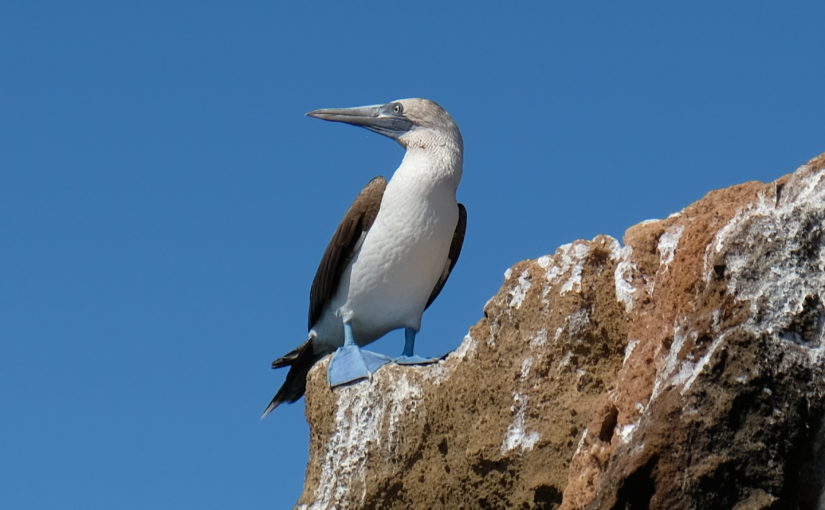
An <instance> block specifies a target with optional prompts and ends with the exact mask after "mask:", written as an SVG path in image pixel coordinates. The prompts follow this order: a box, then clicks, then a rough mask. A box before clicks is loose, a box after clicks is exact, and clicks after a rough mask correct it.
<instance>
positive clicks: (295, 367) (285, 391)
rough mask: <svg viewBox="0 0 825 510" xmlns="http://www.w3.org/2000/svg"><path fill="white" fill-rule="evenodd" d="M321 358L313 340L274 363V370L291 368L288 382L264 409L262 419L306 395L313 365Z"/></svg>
mask: <svg viewBox="0 0 825 510" xmlns="http://www.w3.org/2000/svg"><path fill="white" fill-rule="evenodd" d="M319 358H320V357H319V356H316V355H315V353H314V351H313V348H312V340H307V341H306V342H304V343H302V344H301V345H300V346H298V348H297V349H295V350H293V351H290V352H289V353H287V354H285V355H283V356H281V357H280V358H278V359H276V360H275V361H273V362H272V368H281V367H286V366H288V367H289V372H288V373H287V374H286V381H284V384H283V385H282V386H281V389H279V390H278V393H276V394H275V396H274V397H272V401H271V402H270V403H269V405H268V406H266V409H264V413H263V414H262V415H261V419H262V420H263V419H264V418H266V417H267V415H269V413H271V412H272V411H273V410H274V409H275V408H276V407H278V406H279V405H281V404H282V403H283V402H287V403H290V404H291V403H292V402H295V401H296V400H298V399H299V398H301V397H302V396H303V395H304V392H305V391H306V387H307V374H308V373H309V369H310V368H312V365H314V364H315V362H316V361H318V359H319Z"/></svg>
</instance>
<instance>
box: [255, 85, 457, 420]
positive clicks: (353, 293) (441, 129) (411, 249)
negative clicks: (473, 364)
mask: <svg viewBox="0 0 825 510" xmlns="http://www.w3.org/2000/svg"><path fill="white" fill-rule="evenodd" d="M307 116H309V117H313V118H316V119H322V120H327V121H332V122H342V123H346V124H350V125H354V126H360V127H363V128H366V129H368V130H370V131H373V132H375V133H378V134H381V135H384V136H386V137H389V138H391V139H393V140H395V141H396V142H398V143H399V144H400V145H401V146H402V147H404V148H405V153H404V157H403V159H402V161H401V164H400V166H399V167H398V168H397V169H396V170H395V172H394V173H393V175H392V177H391V178H390V180H389V181H387V180H386V179H385V178H384V177H381V176H379V177H375V178H373V179H372V180H371V181H370V182H369V183H368V184H367V185H366V186H365V187H364V188H363V189H362V190H361V192H360V193H359V194H358V196H357V197H356V198H355V200H354V201H353V203H352V205H351V206H350V207H349V209H348V210H347V212H346V214H345V215H344V218H343V220H341V223H340V225H339V226H338V228H337V229H336V231H335V233H334V235H333V236H332V240H331V241H330V242H329V244H328V246H327V248H326V251H325V252H324V254H323V257H322V259H321V262H320V264H319V265H318V269H317V271H316V274H315V278H314V279H313V281H312V286H311V289H310V299H309V314H308V316H309V317H308V330H309V332H308V335H307V339H306V341H305V342H304V343H302V344H301V345H300V346H298V347H297V348H296V349H294V350H292V351H290V352H289V353H287V354H285V355H284V356H281V357H280V358H278V359H276V360H275V361H273V362H272V368H282V367H289V372H288V373H287V376H286V379H285V381H284V383H283V385H282V386H281V388H280V389H279V390H278V392H277V393H276V395H275V396H274V397H273V398H272V401H271V402H270V403H269V405H268V406H267V407H266V409H265V410H264V412H263V414H262V416H261V418H265V417H266V416H267V415H268V414H269V413H270V412H272V410H274V409H275V408H276V407H278V405H280V404H281V403H283V402H288V403H292V402H295V401H297V400H298V399H299V398H301V396H303V394H304V392H305V391H306V377H307V374H308V373H309V370H310V368H311V367H312V366H313V365H314V364H315V363H316V362H317V361H319V360H320V359H321V358H323V357H324V356H326V355H328V354H329V353H333V358H332V360H331V361H330V364H329V367H328V370H327V380H328V382H329V385H330V387H335V386H339V385H343V384H348V383H351V382H354V381H358V380H361V379H365V378H369V376H370V374H372V373H373V372H375V371H376V370H377V369H378V368H379V367H381V366H382V365H384V364H386V363H389V362H395V363H399V364H426V363H431V362H434V361H437V360H436V359H431V358H423V357H421V356H417V355H416V354H414V347H415V337H416V334H417V333H418V331H419V330H420V328H421V319H422V315H423V313H424V310H425V309H427V308H428V307H429V306H430V305H431V304H432V303H433V301H434V300H435V299H436V298H437V297H438V295H439V293H440V292H441V290H442V288H443V287H444V284H445V283H446V281H447V278H448V277H449V276H450V272H451V271H452V270H453V268H454V267H455V264H456V262H457V261H458V257H459V255H460V254H461V247H462V245H463V243H464V234H465V231H466V228H467V210H466V208H465V207H464V205H463V204H461V203H459V202H457V200H456V190H457V188H458V185H459V182H460V181H461V174H462V169H463V162H464V141H463V139H462V136H461V132H460V131H459V128H458V125H457V124H456V122H455V121H454V120H453V118H452V117H451V116H450V114H449V113H447V111H446V110H445V109H444V108H442V107H441V106H440V105H439V104H438V103H436V102H435V101H431V100H429V99H420V98H411V99H399V100H395V101H391V102H388V103H385V104H378V105H370V106H360V107H354V108H324V109H319V110H313V111H311V112H309V113H307ZM402 328H403V329H404V337H405V342H404V349H403V351H402V354H401V356H399V357H397V358H390V357H389V356H385V355H383V354H379V353H374V352H370V351H367V350H365V349H362V348H361V347H363V346H364V345H366V344H369V343H370V342H373V341H375V340H377V339H378V338H380V337H382V336H384V335H385V334H386V333H388V332H390V331H393V330H397V329H402Z"/></svg>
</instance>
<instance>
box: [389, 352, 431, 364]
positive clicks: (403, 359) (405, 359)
mask: <svg viewBox="0 0 825 510" xmlns="http://www.w3.org/2000/svg"><path fill="white" fill-rule="evenodd" d="M393 361H394V362H395V363H397V364H399V365H428V364H430V363H435V362H437V361H438V358H425V357H423V356H419V355H418V354H413V355H412V356H404V355H401V356H398V357H397V358H395V359H394V360H393Z"/></svg>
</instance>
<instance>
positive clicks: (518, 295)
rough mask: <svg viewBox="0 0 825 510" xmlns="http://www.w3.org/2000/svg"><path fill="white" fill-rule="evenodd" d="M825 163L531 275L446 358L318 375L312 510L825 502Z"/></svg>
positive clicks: (598, 244) (319, 369)
mask: <svg viewBox="0 0 825 510" xmlns="http://www.w3.org/2000/svg"><path fill="white" fill-rule="evenodd" d="M823 220H825V155H823V156H820V157H818V158H816V159H814V160H812V161H810V162H809V163H808V164H806V165H804V166H802V167H801V168H800V169H799V170H797V171H796V172H795V173H793V174H791V175H788V176H785V177H782V178H780V179H779V180H777V181H775V182H773V183H769V184H764V183H758V182H751V183H745V184H741V185H738V186H734V187H731V188H727V189H724V190H718V191H712V192H710V193H709V194H708V195H707V196H705V197H704V198H703V199H701V200H700V201H698V202H696V203H694V204H692V205H690V206H688V207H687V208H685V209H684V210H682V211H681V212H679V213H676V214H673V215H671V216H670V217H668V218H667V219H664V220H658V221H646V222H643V223H641V224H639V225H636V226H634V227H632V228H630V229H629V230H628V231H627V232H626V233H625V236H624V246H621V245H620V243H619V242H618V241H617V240H615V239H613V238H610V237H607V236H598V237H596V238H595V239H593V240H592V241H576V242H574V243H572V244H568V245H565V246H562V247H560V248H559V249H558V250H557V251H556V253H555V254H553V255H550V256H544V257H540V258H538V259H536V260H529V261H524V262H520V263H518V264H516V265H515V266H513V267H512V268H511V269H510V270H508V271H507V273H506V275H505V281H504V284H503V286H502V288H501V290H500V291H499V293H498V294H497V295H496V296H494V297H493V298H492V299H491V300H490V301H489V302H488V303H487V305H486V306H485V309H484V318H483V319H481V320H480V321H479V322H478V323H477V324H476V325H475V326H473V327H472V328H471V329H470V332H469V334H468V335H467V336H466V338H465V339H464V341H463V343H462V344H461V346H460V347H459V348H458V349H457V350H456V351H455V352H453V353H451V354H450V355H449V356H447V358H446V359H444V360H443V361H441V362H439V363H438V364H436V365H430V366H424V367H402V366H385V367H383V368H381V369H380V370H379V371H378V372H377V373H376V374H375V376H374V377H373V379H372V381H370V382H362V383H359V384H354V385H351V386H347V387H342V388H337V389H335V390H330V389H329V388H328V387H327V384H326V379H325V373H326V368H327V361H323V362H321V363H319V364H318V366H316V367H315V368H314V369H313V370H312V372H310V375H309V383H308V390H307V419H308V420H309V423H310V426H311V442H310V461H309V465H308V466H307V473H306V481H305V487H304V493H303V495H302V496H301V499H300V501H299V504H298V506H299V507H300V508H313V509H316V508H317V509H321V508H324V509H326V508H339V509H340V508H382V509H384V508H399V509H402V508H403V509H407V508H431V509H436V508H454V509H476V508H482V509H483V508H525V509H527V508H563V509H580V508H588V509H591V508H592V509H635V508H662V509H715V508H720V509H722V508H735V509H743V510H744V509H761V508H765V509H767V508H803V509H805V508H825V490H823V489H824V487H823V486H824V485H825V419H823V418H825V354H824V353H825V347H823V346H824V345H825V305H823V302H825V235H824V234H823Z"/></svg>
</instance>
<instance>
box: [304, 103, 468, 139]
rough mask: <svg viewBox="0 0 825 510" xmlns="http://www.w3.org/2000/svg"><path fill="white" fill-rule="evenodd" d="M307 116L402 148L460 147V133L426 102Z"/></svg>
mask: <svg viewBox="0 0 825 510" xmlns="http://www.w3.org/2000/svg"><path fill="white" fill-rule="evenodd" d="M307 115H308V116H310V117H315V118H316V119H323V120H329V121H333V122H345V123H347V124H352V125H354V126H361V127H364V128H367V129H369V130H370V131H375V132H376V133H379V134H382V135H384V136H388V137H390V138H392V139H393V140H396V141H398V143H400V144H401V145H402V146H404V147H409V146H410V145H424V144H428V143H444V142H452V143H454V144H456V145H457V146H458V147H459V148H460V147H461V145H462V140H461V132H460V131H459V130H458V126H457V125H456V123H455V121H454V120H453V118H452V117H451V116H450V114H449V113H447V111H446V110H445V109H444V108H442V107H441V106H440V105H439V104H438V103H436V102H435V101H431V100H429V99H419V98H413V99H398V100H396V101H390V102H389V103H386V104H377V105H371V106H358V107H355V108H323V109H320V110H314V111H311V112H309V113H307Z"/></svg>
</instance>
